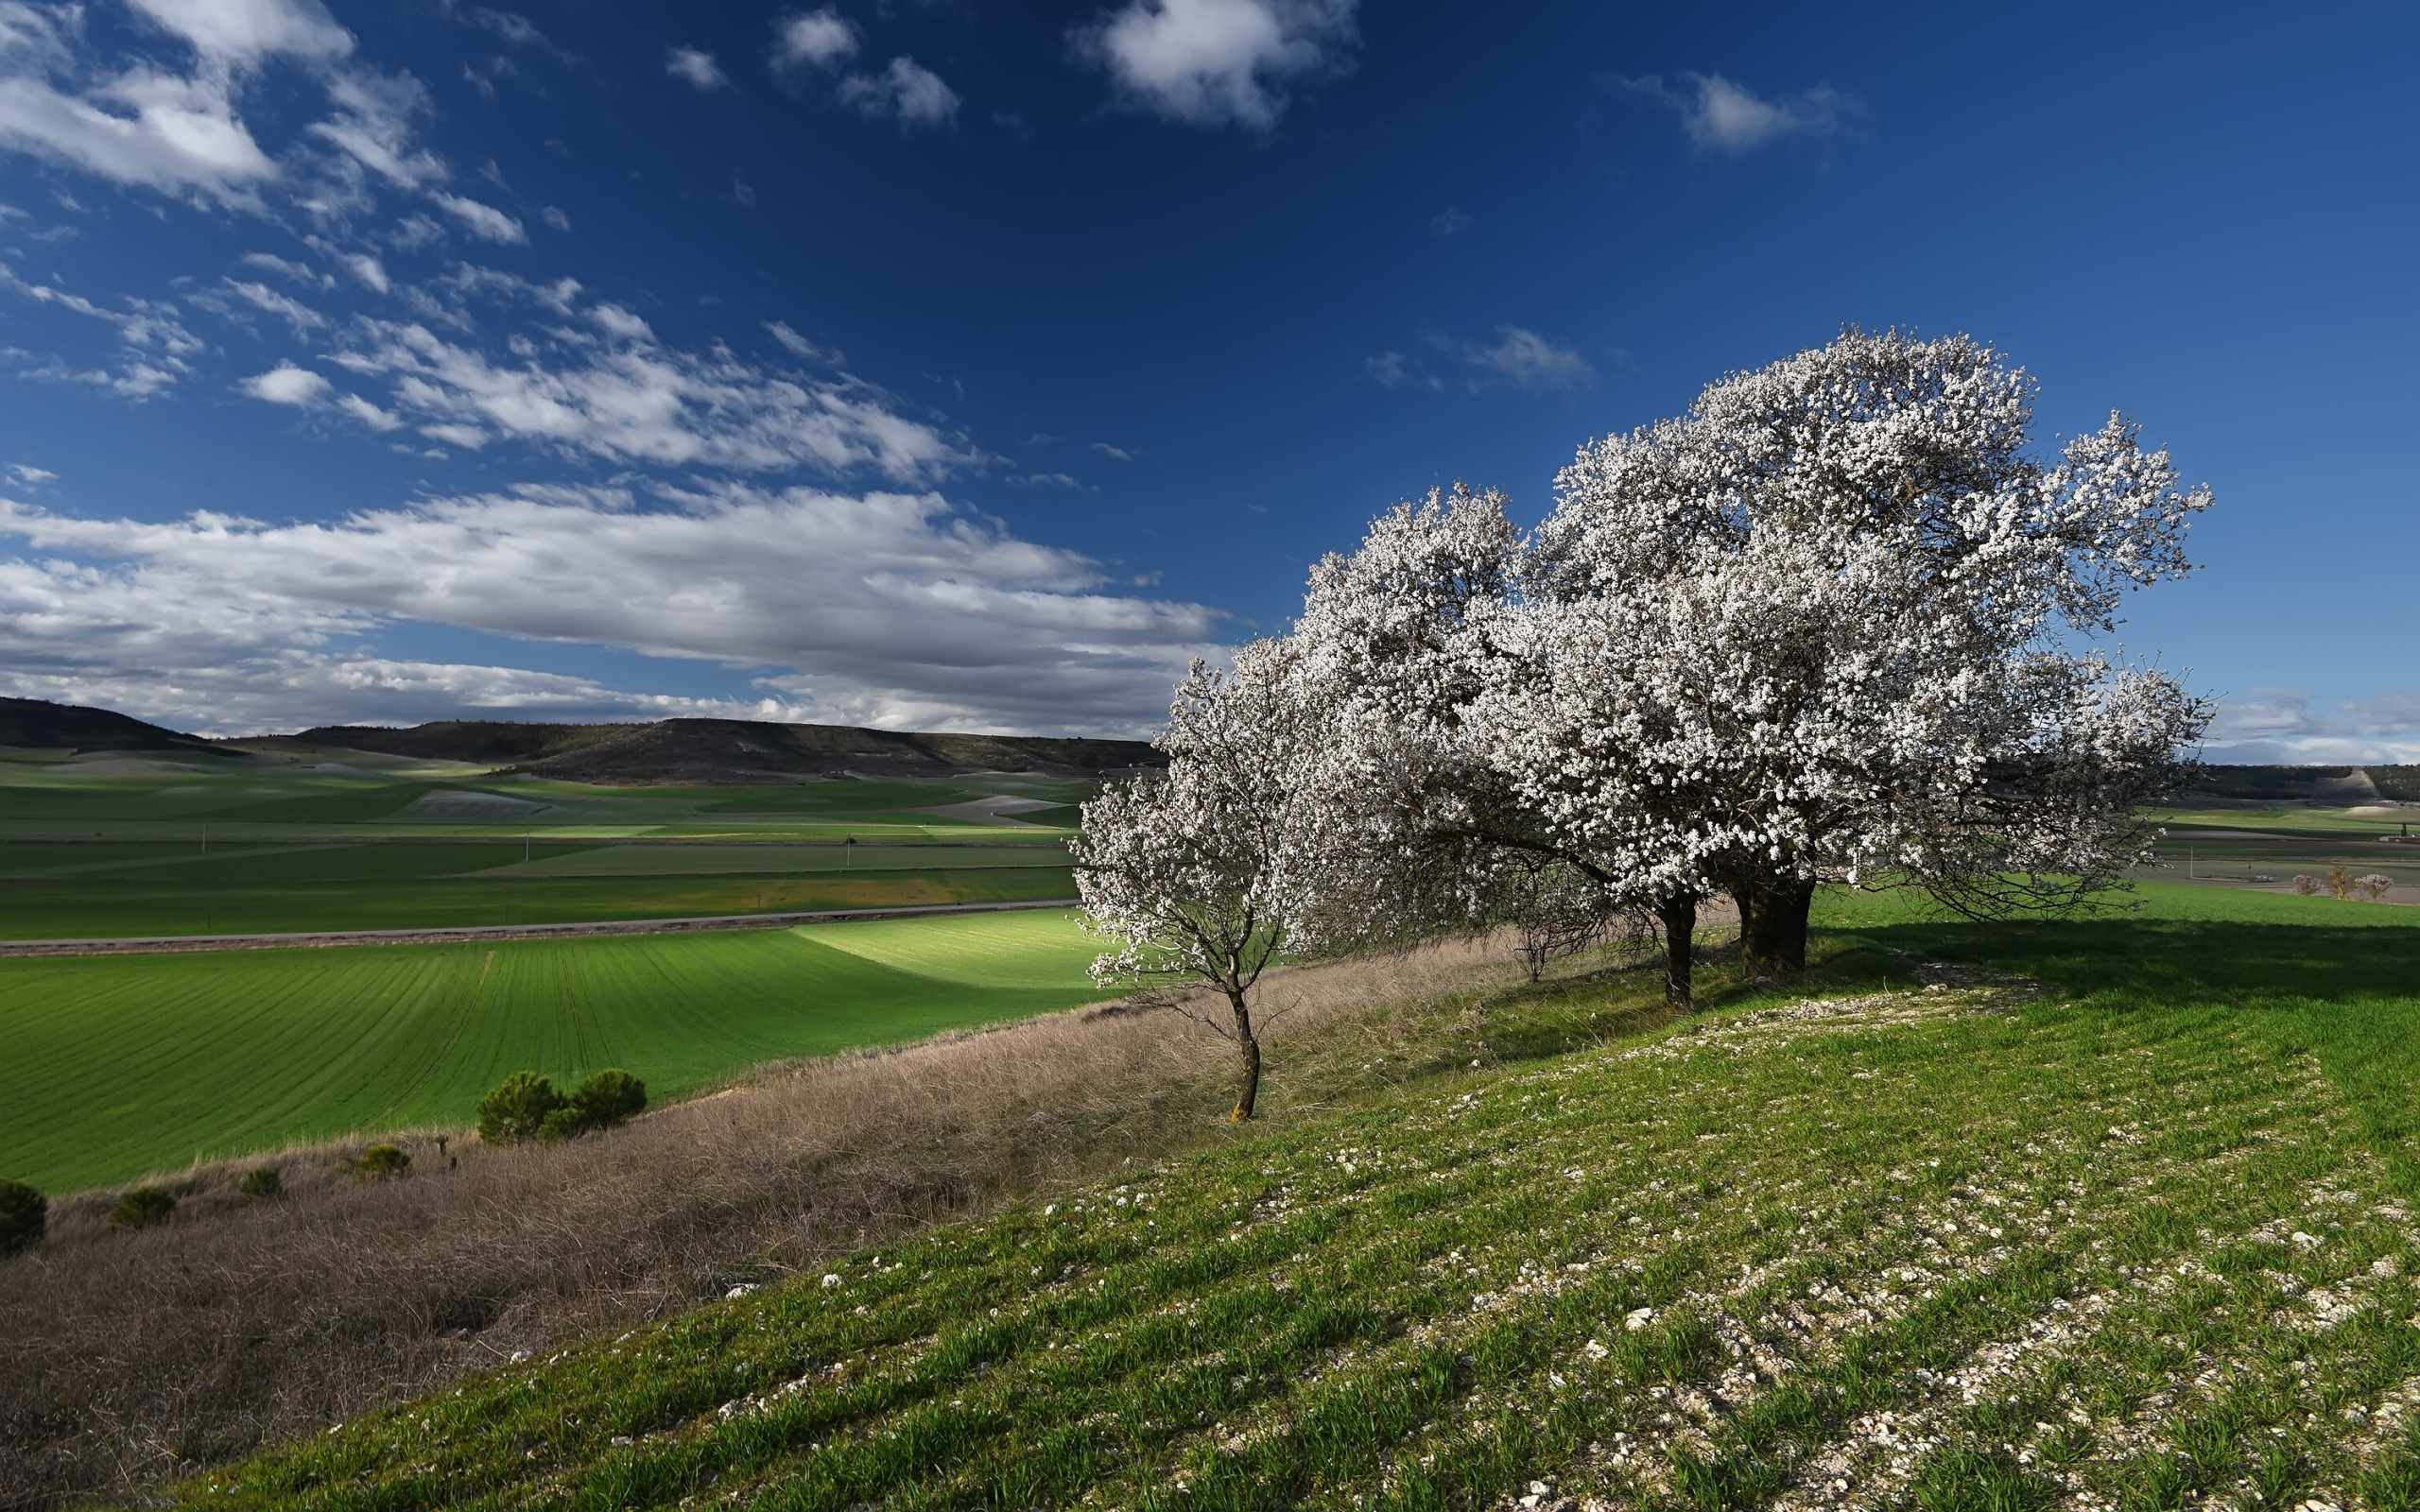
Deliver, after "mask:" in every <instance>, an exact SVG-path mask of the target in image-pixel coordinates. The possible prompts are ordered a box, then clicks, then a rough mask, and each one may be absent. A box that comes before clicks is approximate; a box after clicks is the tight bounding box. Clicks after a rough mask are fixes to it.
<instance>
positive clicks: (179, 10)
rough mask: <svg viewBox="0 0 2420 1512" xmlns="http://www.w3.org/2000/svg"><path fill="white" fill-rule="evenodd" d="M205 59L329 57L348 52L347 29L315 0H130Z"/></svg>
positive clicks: (245, 60) (239, 60)
mask: <svg viewBox="0 0 2420 1512" xmlns="http://www.w3.org/2000/svg"><path fill="white" fill-rule="evenodd" d="M130 4H131V5H132V6H133V7H134V9H137V10H139V11H142V12H143V13H144V14H145V15H147V16H148V17H149V18H150V19H151V20H152V21H153V22H155V23H156V24H158V25H159V26H162V27H163V28H164V29H166V30H168V31H172V32H174V33H176V34H177V35H178V36H180V37H182V38H183V39H184V40H185V41H187V42H189V43H192V44H193V46H194V50H195V51H196V52H199V53H200V54H202V55H203V56H204V57H205V58H210V59H219V60H227V61H229V62H236V63H251V62H257V61H259V60H262V59H264V58H269V57H275V56H279V55H283V56H285V57H290V58H306V59H334V58H342V57H344V56H346V55H347V54H349V53H351V52H352V51H353V34H352V33H350V32H348V31H346V30H345V29H344V28H343V27H342V26H337V23H336V20H335V18H333V17H331V16H330V15H329V14H328V12H327V11H326V9H323V8H322V7H320V5H319V4H318V3H317V0H130Z"/></svg>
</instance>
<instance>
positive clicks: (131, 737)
mask: <svg viewBox="0 0 2420 1512" xmlns="http://www.w3.org/2000/svg"><path fill="white" fill-rule="evenodd" d="M0 746H14V747H26V748H29V749H35V750H62V749H64V750H79V751H81V750H182V751H191V752H193V753H194V754H196V755H211V754H216V747H214V746H212V745H211V744H210V742H208V741H206V740H203V739H202V738H201V737H200V736H199V735H185V734H180V733H179V732H177V731H176V730H163V729H162V728H161V727H159V726H158V725H147V724H145V723H144V722H143V721H142V720H140V719H136V718H133V717H131V716H130V715H127V714H121V713H113V712H112V711H111V710H108V709H88V708H86V707H84V706H83V705H81V704H69V703H50V702H48V701H46V700H44V699H41V698H0Z"/></svg>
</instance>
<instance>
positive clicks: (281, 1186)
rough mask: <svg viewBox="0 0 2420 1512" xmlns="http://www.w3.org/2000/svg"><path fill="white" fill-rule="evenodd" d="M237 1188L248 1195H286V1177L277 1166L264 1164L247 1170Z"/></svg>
mask: <svg viewBox="0 0 2420 1512" xmlns="http://www.w3.org/2000/svg"><path fill="white" fill-rule="evenodd" d="M235 1190H236V1191H238V1192H240V1193H242V1194H244V1195H246V1196H248V1197H282V1196H284V1195H285V1177H284V1176H283V1175H281V1174H280V1173H279V1171H278V1169H277V1167H276V1166H273V1165H264V1166H260V1167H258V1168H256V1169H253V1170H251V1171H247V1172H245V1173H244V1179H243V1180H241V1181H239V1182H237V1183H236V1185H235Z"/></svg>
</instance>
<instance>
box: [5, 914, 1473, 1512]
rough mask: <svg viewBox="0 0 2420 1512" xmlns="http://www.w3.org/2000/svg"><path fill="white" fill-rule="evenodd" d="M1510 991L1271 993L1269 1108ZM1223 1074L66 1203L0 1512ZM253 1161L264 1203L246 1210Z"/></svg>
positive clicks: (1202, 1104) (1213, 1117) (600, 1320)
mask: <svg viewBox="0 0 2420 1512" xmlns="http://www.w3.org/2000/svg"><path fill="white" fill-rule="evenodd" d="M1519 976H1520V971H1519V968H1518V967H1517V965H1516V964H1515V963H1514V962H1513V959H1512V958H1511V956H1510V955H1509V954H1508V952H1507V950H1506V949H1505V948H1504V946H1503V945H1502V944H1500V943H1490V942H1473V941H1466V942H1462V943H1460V944H1456V945H1449V946H1442V947H1434V948H1430V949H1426V950H1423V951H1419V952H1416V953H1410V954H1403V955H1397V956H1390V957H1385V958H1381V959H1377V960H1360V961H1354V962H1348V963H1343V964H1340V965H1334V966H1325V967H1316V968H1307V969H1304V970H1299V971H1289V972H1284V973H1280V974H1276V975H1272V976H1271V978H1270V979H1269V981H1268V982H1267V983H1266V984H1265V989H1264V1012H1265V1013H1267V1014H1269V1015H1270V1016H1271V1047H1270V1081H1269V1084H1268V1091H1267V1094H1266V1095H1265V1097H1264V1100H1263V1108H1264V1109H1265V1111H1266V1113H1267V1115H1268V1117H1269V1118H1270V1119H1271V1120H1275V1121H1278V1122H1283V1121H1284V1120H1286V1119H1287V1118H1288V1117H1289V1116H1291V1115H1293V1114H1296V1113H1300V1112H1304V1111H1307V1110H1309V1109H1310V1108H1315V1107H1317V1106H1318V1105H1319V1102H1320V1100H1321V1099H1323V1098H1334V1097H1338V1096H1348V1097H1349V1096H1352V1095H1354V1094H1355V1092H1356V1090H1357V1089H1367V1088H1369V1087H1371V1086H1373V1085H1374V1084H1375V1083H1377V1082H1381V1081H1384V1080H1391V1079H1392V1074H1391V1073H1394V1072H1396V1071H1398V1070H1400V1071H1404V1072H1409V1071H1411V1070H1416V1069H1418V1067H1417V1066H1415V1065H1413V1064H1411V1062H1416V1061H1421V1060H1423V1059H1424V1058H1425V1060H1426V1063H1427V1064H1429V1065H1432V1066H1433V1065H1435V1064H1438V1063H1440V1057H1464V1056H1470V1055H1474V1054H1484V1053H1485V1036H1484V1032H1483V1030H1480V1029H1478V1028H1477V1027H1475V1025H1476V1024H1477V1023H1478V1020H1477V1019H1476V1018H1474V1017H1472V1016H1471V1015H1470V1014H1469V1013H1468V1009H1469V1007H1470V1005H1473V1004H1475V1003H1477V1002H1478V1001H1479V1000H1480V999H1481V998H1482V997H1484V996H1485V995H1487V994H1490V993H1493V992H1495V991H1499V990H1501V989H1503V988H1507V987H1509V986H1510V985H1511V984H1513V982H1515V981H1516V980H1517V979H1518V978H1519ZM1412 1004H1419V1005H1425V1007H1424V1010H1423V1011H1422V1012H1420V1013H1416V1014H1406V1013H1403V1012H1401V1011H1398V1010H1400V1009H1401V1008H1403V1007H1404V1006H1405V1005H1412ZM1227 1065H1228V1062H1227V1060H1226V1058H1225V1056H1224V1047H1223V1046H1222V1045H1221V1044H1220V1043H1219V1041H1217V1040H1212V1039H1211V1038H1209V1036H1208V1035H1207V1034H1206V1033H1205V1032H1204V1031H1202V1030H1201V1029H1199V1028H1197V1027H1195V1026H1194V1025H1192V1024H1191V1023H1189V1022H1187V1021H1186V1020H1185V1019H1184V1018H1183V1017H1181V1016H1179V1015H1177V1014H1174V1013H1169V1012H1139V1011H1134V1010H1132V1009H1123V1010H1122V1009H1120V1008H1119V1007H1117V1006H1116V1005H1112V1006H1111V1007H1108V1008H1095V1009H1089V1010H1083V1011H1080V1012H1076V1013H1069V1014H1062V1015H1055V1016H1052V1017H1049V1018H1045V1019H1039V1020H1033V1021H1029V1022H1022V1023H1017V1024H1012V1025H1008V1026H1004V1027H999V1028H994V1029H990V1030H985V1031H978V1032H971V1033H965V1034H959V1035H954V1036H950V1037H945V1038H943V1039H941V1040H931V1041H926V1042H924V1043H921V1044H917V1045H912V1046H908V1047H906V1048H903V1049H896V1050H891V1051H882V1052H868V1053H862V1054H856V1055H850V1056H845V1057H837V1058H832V1059H825V1060H816V1061H808V1062H801V1063H792V1064H787V1065H783V1066H777V1067H771V1068H767V1069H766V1070H764V1071H761V1072H759V1073H757V1074H753V1075H752V1076H750V1077H749V1078H747V1079H746V1080H745V1081H744V1082H742V1083H740V1084H737V1085H735V1086H732V1087H730V1088H728V1089H726V1090H724V1091H719V1092H717V1093H714V1094H712V1095H709V1096H704V1097H700V1098H698V1099H695V1100H693V1101H690V1102H686V1103H683V1104H680V1105H677V1106H674V1107H670V1108H664V1109H662V1110H660V1111H658V1112H654V1113H651V1114H649V1115H648V1116H647V1117H645V1118H642V1119H640V1120H638V1121H636V1122H635V1123H633V1124H631V1125H629V1126H627V1127H625V1128H622V1129H619V1130H616V1131H614V1132H613V1133H610V1134H607V1135H603V1136H592V1137H590V1138H587V1139H583V1140H580V1141H578V1142H575V1143H570V1144H565V1145H561V1146H557V1147H553V1148H535V1147H523V1148H514V1149H502V1150H490V1149H485V1148H482V1147H481V1146H479V1145H478V1144H477V1143H475V1141H473V1140H471V1139H470V1138H469V1137H468V1136H466V1135H464V1134H463V1133H461V1132H460V1131H458V1130H456V1131H436V1130H430V1131H423V1132H421V1133H417V1134H411V1135H405V1136H381V1138H382V1139H392V1140H394V1141H395V1143H401V1144H402V1145H404V1147H405V1148H406V1150H407V1151H408V1152H409V1153H410V1155H411V1158H412V1167H411V1171H410V1173H409V1174H408V1175H407V1176H406V1177H402V1178H400V1179H397V1180H393V1181H389V1182H382V1183H377V1184H370V1185H365V1184H362V1183H360V1182H357V1181H355V1180H354V1177H353V1176H352V1174H351V1169H350V1161H351V1159H352V1158H353V1157H354V1155H356V1154H357V1153H358V1151H359V1148H360V1143H359V1142H355V1143H351V1144H337V1145H326V1144H323V1145H313V1146H307V1147H297V1148H294V1149H289V1150H286V1151H284V1152H281V1153H280V1154H278V1155H276V1156H274V1157H258V1158H254V1159H251V1160H243V1161H237V1162H227V1163H222V1164H216V1165H209V1166H201V1167H197V1168H194V1169H192V1170H188V1171H184V1172H181V1173H177V1174H175V1175H174V1176H170V1177H159V1178H155V1179H157V1180H159V1181H160V1182H162V1184H165V1185H168V1186H170V1187H171V1188H172V1189H174V1190H176V1191H177V1192H178V1193H179V1194H180V1196H181V1201H180V1203H179V1206H178V1209H177V1211H176V1214H175V1216H174V1217H173V1218H172V1219H171V1220H170V1221H169V1222H168V1223H166V1224H165V1225H164V1226H162V1227H159V1228H156V1229H147V1230H142V1231H137V1232H127V1231H122V1230H116V1229H111V1228H109V1226H108V1224H107V1222H106V1214H107V1212H108V1209H109V1205H110V1203H111V1201H112V1198H113V1196H114V1194H113V1193H93V1194H83V1195H80V1196H77V1197H71V1198H67V1199H63V1200H61V1201H59V1202H57V1203H55V1204H54V1205H53V1210H52V1226H51V1237H50V1238H49V1239H48V1240H46V1241H45V1242H44V1243H43V1245H42V1246H39V1247H38V1248H36V1249H35V1250H33V1251H31V1252H29V1253H28V1254H26V1255H25V1256H23V1257H21V1258H19V1259H17V1260H15V1261H13V1262H9V1263H6V1264H0V1486H7V1487H9V1488H11V1490H12V1491H13V1493H14V1495H15V1500H0V1507H16V1506H30V1505H39V1504H43V1503H64V1502H68V1501H72V1500H76V1499H78V1496H79V1493H80V1494H81V1495H87V1496H89V1495H93V1494H99V1495H102V1496H108V1497H112V1498H118V1499H130V1500H136V1501H140V1500H142V1499H143V1498H144V1497H145V1496H146V1494H147V1491H148V1490H149V1489H150V1488H152V1487H156V1486H158V1485H159V1484H160V1483H161V1482H162V1481H163V1480H164V1478H165V1477H167V1476H169V1475H171V1474H175V1473H179V1472H183V1471H190V1470H192V1469H197V1468H199V1467H201V1466H203V1465H207V1464H212V1463H216V1462H219V1461H222V1460H224V1459H226V1458H228V1457H230V1456H231V1455H234V1454H237V1453H240V1452H244V1451H247V1450H249V1449H251V1448H253V1447H255V1446H257V1445H260V1444H262V1443H265V1442H269V1441H273V1440H276V1439H280V1438H285V1437H288V1436H291V1435H296V1434H300V1433H303V1432H307V1431H309V1430H311V1429H313V1428H315V1427H317V1426H319V1425H322V1424H325V1423H328V1422H330V1421H332V1420H336V1419H339V1418H343V1417H350V1416H353V1415H354V1414H356V1413H359V1412H361V1411H362V1410H364V1409H366V1408H368V1407H370V1406H372V1405H373V1404H376V1403H379V1402H382V1401H387V1400H395V1399H397V1398H400V1397H404V1396H406V1395H409V1394H413V1393H418V1392H423V1391H426V1390H428V1389H430V1388H432V1387H434V1386H436V1385H438V1384H440V1383H443V1382H445V1381H448V1380H450V1379H452V1378H455V1377H457V1376H459V1375H461V1374H462V1373H464V1372H467V1371H471V1370H475V1369H477V1368H480V1367H482V1366H488V1365H492V1364H494V1363H497V1362H499V1361H501V1360H505V1359H509V1358H510V1357H511V1356H512V1355H514V1354H515V1353H516V1352H518V1351H523V1350H538V1349H548V1348H551V1347H553V1346H555V1345H557V1344H559V1343H562V1342H564V1341H567V1340H569V1339H571V1338H574V1337H576V1336H579V1335H581V1334H585V1333H592V1332H598V1331H600V1330H604V1329H608V1328H626V1327H629V1326H630V1325H631V1324H632V1323H634V1322H636V1321H639V1320H643V1319H648V1318H652V1317H656V1316H661V1315H663V1314H666V1313H670V1312H675V1311H678V1310H681V1309H683V1308H686V1307H689V1306H691V1305H693V1304H695V1303H696V1302H698V1301H699V1300H700V1299H702V1298H704V1297H710V1296H713V1295H716V1294H718V1293H720V1292H722V1291H724V1290H726V1289H728V1288H730V1287H732V1286H734V1285H737V1284H742V1283H745V1282H748V1281H752V1280H759V1279H769V1278H770V1277H772V1276H775V1275H779V1274H781V1273H784V1272H785V1271H787V1270H789V1269H793V1268H798V1267H803V1266H805V1265H808V1264H812V1263H816V1262H817V1261H818V1260H820V1259H821V1257H823V1256H826V1255H829V1254H831V1253H834V1252H836V1251H842V1250H848V1249H854V1248H856V1247H858V1246H863V1245H867V1244H880V1243H884V1242H887V1241H888V1240H889V1239H890V1238H892V1237H894V1236H897V1235H899V1234H902V1233H904V1232H907V1231H909V1230H913V1229H920V1228H923V1227H925V1226H927V1225H929V1224H932V1223H934V1222H936V1221H941V1220H946V1219H950V1218H957V1217H962V1216H966V1215H969V1214H972V1213H977V1212H980V1211H985V1210H987V1209H989V1208H991V1207H994V1206H995V1205H997V1204H999V1203H1001V1202H1004V1201H1008V1200H1011V1199H1013V1198H1016V1197H1020V1196H1024V1195H1028V1194H1032V1193H1034V1192H1036V1191H1039V1190H1043V1189H1045V1188H1048V1187H1051V1186H1053V1185H1055V1184H1058V1183H1063V1182H1070V1181H1074V1180H1078V1179H1080V1178H1083V1177H1089V1176H1094V1175H1098V1173H1100V1172H1101V1171H1103V1170H1104V1169H1108V1168H1112V1167H1115V1166H1116V1165H1117V1164H1118V1163H1119V1162H1120V1161H1121V1160H1124V1159H1128V1158H1150V1157H1153V1156H1157V1155H1160V1154H1163V1153H1166V1152H1167V1151H1169V1150H1172V1149H1178V1148H1183V1147H1185V1146H1187V1145H1195V1144H1201V1143H1207V1142H1212V1141H1216V1140H1220V1139H1225V1138H1232V1137H1235V1136H1234V1135H1232V1134H1231V1133H1230V1132H1229V1131H1228V1130H1227V1129H1226V1127H1225V1125H1223V1123H1222V1122H1221V1116H1222V1115H1223V1113H1224V1112H1225V1110H1226V1108H1227V1106H1228V1104H1227V1091H1226V1085H1225V1084H1226V1072H1227ZM441 1138H443V1139H444V1140H446V1142H447V1143H445V1145H444V1146H443V1147H442V1149H441V1145H440V1143H439V1142H440V1139H441ZM268 1163H274V1164H277V1165H279V1166H280V1167H281V1168H282V1172H283V1177H284V1181H285V1196H283V1197H282V1198H280V1199H275V1200H253V1199H248V1198H245V1197H243V1196H241V1195H239V1194H237V1192H236V1183H237V1182H238V1181H239V1180H240V1179H241V1178H242V1177H243V1175H244V1174H245V1172H247V1171H249V1170H251V1169H252V1168H253V1167H255V1166H258V1165H262V1164H268Z"/></svg>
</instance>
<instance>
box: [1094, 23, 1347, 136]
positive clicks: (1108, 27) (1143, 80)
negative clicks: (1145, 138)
mask: <svg viewBox="0 0 2420 1512" xmlns="http://www.w3.org/2000/svg"><path fill="white" fill-rule="evenodd" d="M1354 6H1355V0H1130V3H1129V4H1128V5H1127V6H1126V7H1125V8H1124V9H1121V10H1118V11H1117V12H1116V13H1115V14H1111V15H1103V16H1101V17H1099V18H1098V19H1097V20H1096V21H1094V22H1093V23H1092V24H1091V25H1090V26H1085V27H1082V28H1080V30H1078V32H1077V33H1076V35H1075V39H1074V41H1075V44H1076V48H1077V52H1078V54H1079V56H1080V57H1082V58H1084V59H1086V60H1089V61H1091V62H1093V63H1094V64H1095V65H1096V66H1098V67H1099V68H1100V69H1102V70H1103V71H1104V72H1105V73H1107V74H1108V75H1109V78H1110V84H1111V87H1112V89H1113V90H1114V91H1115V94H1116V98H1117V99H1118V101H1119V103H1121V104H1123V105H1125V106H1126V107H1128V108H1129V109H1132V110H1137V111H1142V112H1148V113H1151V114H1155V115H1161V116H1165V117H1167V119H1169V120H1173V121H1184V122H1187V123H1190V124H1192V125H1195V126H1231V125H1232V126H1241V127H1245V128H1248V129H1253V130H1256V131H1266V130H1268V129H1271V128H1272V127H1274V126H1275V125H1276V124H1277V119H1278V117H1279V116H1280V115H1282V114H1284V113H1285V111H1286V106H1287V98H1288V96H1287V88H1288V85H1290V84H1293V83H1296V82H1298V81H1301V80H1304V79H1307V78H1313V77H1320V76H1322V75H1331V74H1338V73H1342V72H1345V71H1347V70H1349V69H1350V68H1351V67H1352V64H1353V49H1354V47H1355V46H1356V45H1357V44H1358V43H1359V41H1360V38H1359V36H1358V34H1357V32H1356V30H1355V28H1354V25H1353V11H1354Z"/></svg>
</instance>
